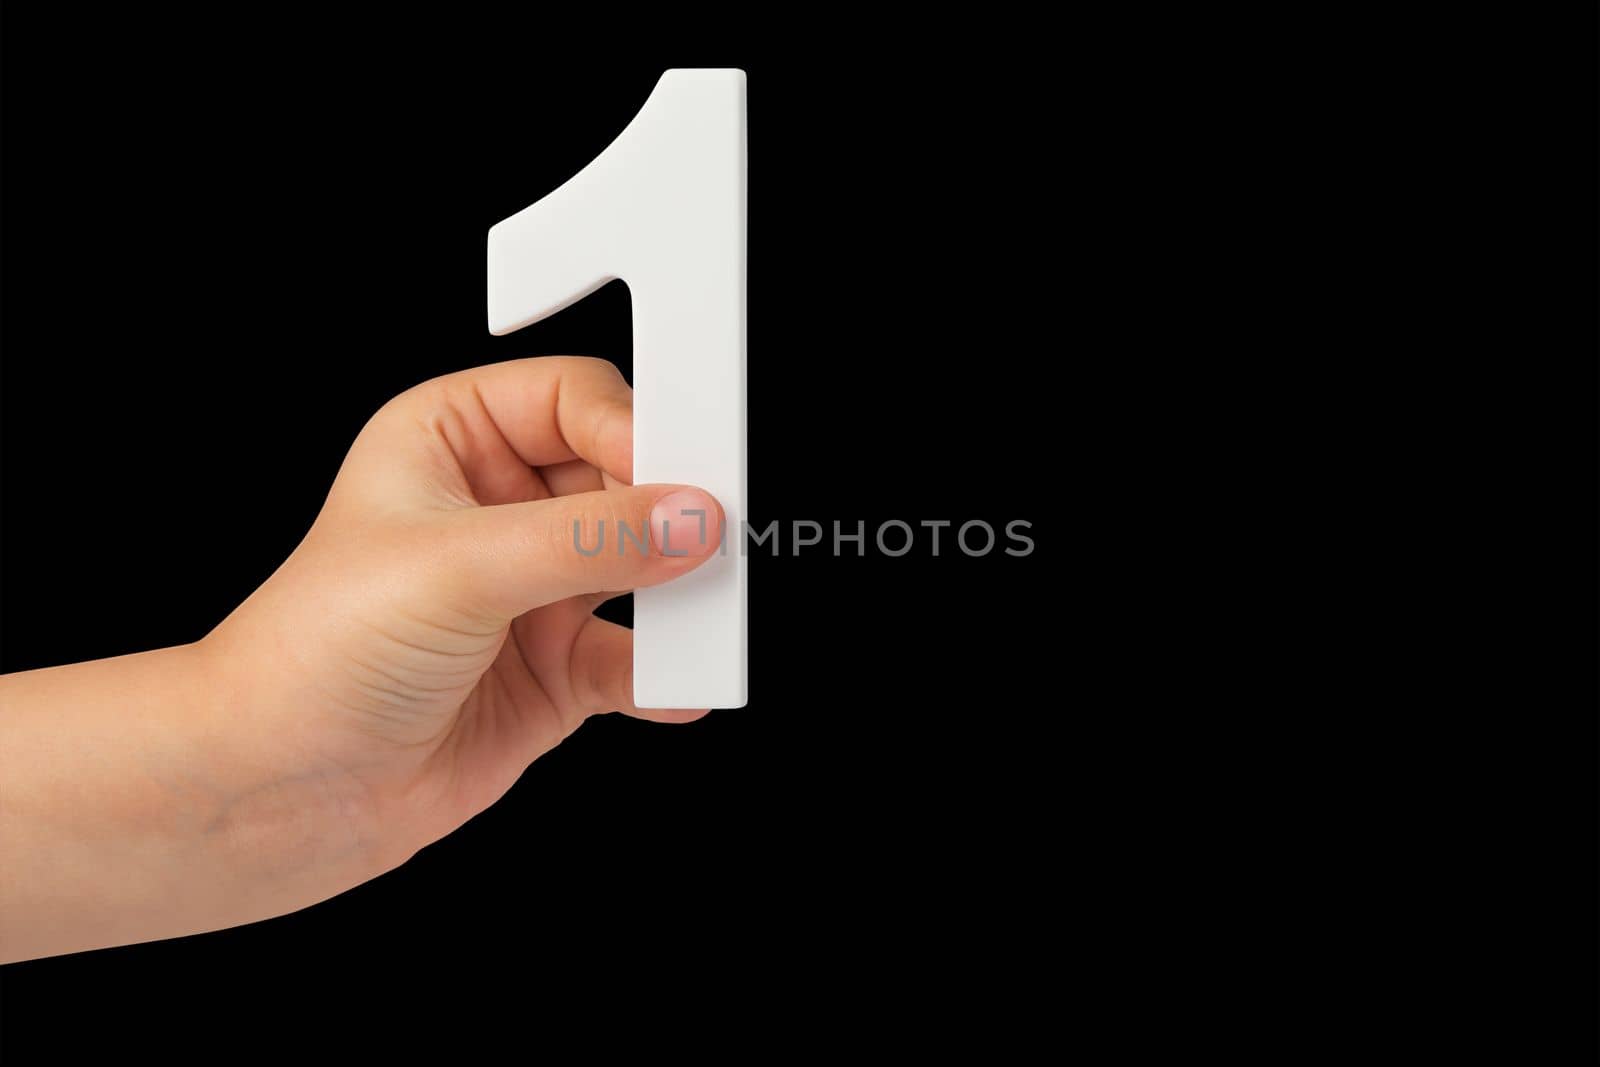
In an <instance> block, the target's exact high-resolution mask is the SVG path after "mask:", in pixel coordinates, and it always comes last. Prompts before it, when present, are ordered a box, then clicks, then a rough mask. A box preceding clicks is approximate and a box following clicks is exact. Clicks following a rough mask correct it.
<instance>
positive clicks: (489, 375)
mask: <svg viewBox="0 0 1600 1067" xmlns="http://www.w3.org/2000/svg"><path fill="white" fill-rule="evenodd" d="M428 385H429V386H432V387H434V388H435V389H437V390H438V396H439V398H440V399H442V400H443V402H444V403H445V404H447V405H448V407H449V409H450V410H451V413H452V416H453V417H454V418H456V419H459V420H460V425H459V426H458V427H457V430H456V433H455V434H452V435H450V436H453V437H456V438H459V440H452V441H451V442H450V443H451V446H452V450H453V451H455V452H456V455H457V459H458V460H459V461H460V462H461V463H462V464H463V466H470V465H471V462H472V455H471V453H472V452H474V451H476V450H480V449H481V450H492V449H493V447H494V446H496V445H502V444H503V446H505V447H509V448H510V449H511V451H512V452H514V453H515V454H516V456H517V458H518V459H520V460H521V461H522V462H523V463H525V464H527V465H528V466H529V467H545V466H549V465H551V464H555V463H566V462H569V461H571V460H574V459H581V460H583V461H585V462H586V463H589V464H591V465H593V466H594V467H596V468H598V469H600V470H602V471H604V472H606V473H607V474H610V475H611V476H612V477H613V478H615V479H617V480H619V481H622V482H625V483H627V484H629V485H632V484H633V390H632V389H631V388H629V386H628V383H627V382H626V381H625V380H624V379H623V377H622V373H621V372H620V371H618V370H617V368H616V366H615V365H613V364H612V363H610V362H608V361H606V360H603V359H592V358H588V357H583V356H540V357H537V358H533V359H517V360H512V361H510V362H508V363H494V364H490V365H489V366H486V367H475V368H473V369H472V370H466V371H461V372H459V373H456V374H449V375H445V376H444V377H442V378H438V379H435V380H434V381H433V382H430V383H428ZM424 388H426V387H424ZM463 453H466V454H463Z"/></svg>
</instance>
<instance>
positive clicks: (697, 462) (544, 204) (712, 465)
mask: <svg viewBox="0 0 1600 1067" xmlns="http://www.w3.org/2000/svg"><path fill="white" fill-rule="evenodd" d="M533 135H535V134H533V133H530V136H533ZM614 278H622V279H623V280H624V281H626V282H627V283H628V289H629V292H630V293H631V294H632V297H633V387H634V399H633V477H634V482H635V483H636V484H644V483H647V482H681V483H684V484H688V485H698V486H701V487H702V488H704V489H707V490H709V491H710V492H712V493H713V494H715V495H716V497H717V499H718V500H720V501H721V502H722V507H723V511H724V512H725V514H726V522H727V536H726V539H725V548H724V551H723V553H722V554H720V555H717V556H715V557H713V558H712V559H711V560H709V561H708V562H706V563H705V564H703V565H701V566H700V567H699V568H698V569H696V570H695V571H693V572H692V573H690V574H687V575H685V576H684V577H682V578H678V579H676V580H674V581H672V582H669V583H668V584H666V585H662V586H656V587H654V588H651V589H640V590H638V591H637V592H636V593H635V594H634V609H633V630H634V646H633V665H634V676H633V692H634V703H635V704H637V705H638V706H640V707H646V708H705V707H712V708H737V707H743V706H744V704H745V700H746V692H745V689H746V621H745V610H746V609H745V600H746V592H745V558H744V553H743V551H742V547H743V542H744V536H743V525H742V523H743V520H744V518H745V515H746V512H745V76H744V71H742V70H669V71H667V72H666V73H665V74H663V75H662V76H661V80H660V81H659V82H657V83H656V87H655V90H654V91H653V92H652V93H651V94H650V98H649V99H648V100H646V101H645V104H644V107H643V108H641V109H640V111H639V114H638V115H637V116H635V117H634V119H633V121H632V122H631V123H629V124H628V127H627V128H626V129H625V130H623V131H622V133H621V134H620V135H619V136H618V137H617V139H616V140H615V141H613V142H612V143H611V144H610V145H609V146H608V147H607V148H606V149H605V151H603V152H601V153H600V155H599V156H597V157H596V158H595V160H594V162H592V163H590V164H589V165H588V166H587V167H585V168H584V169H583V170H582V171H581V172H579V173H578V174H577V176H575V177H574V178H572V179H571V180H570V181H568V182H567V183H566V184H564V185H562V186H561V187H560V188H559V189H557V190H556V191H555V192H553V193H551V194H550V195H549V196H547V197H545V198H544V199H543V200H540V201H539V202H538V203H536V204H533V205H532V206H530V207H527V208H524V209H523V210H521V211H519V212H517V213H516V214H515V215H512V216H511V217H510V218H508V219H505V220H504V221H502V222H500V223H497V224H496V225H495V226H494V227H492V228H491V229H490V230H489V331H490V332H491V333H496V334H505V333H511V332H512V331H513V330H519V329H521V328H522V327H524V326H527V325H528V324H530V323H533V322H536V321H538V320H539V319H542V318H544V317H545V316H547V315H551V314H554V313H555V312H557V311H559V310H561V309H562V308H564V307H566V306H568V305H569V304H572V303H574V302H576V301H578V300H581V299H582V298H583V297H585V296H587V295H589V294H590V293H592V292H594V291H595V290H596V289H598V288H600V286H602V285H604V284H605V283H606V282H608V281H611V280H612V279H614ZM691 528H692V527H691ZM673 529H674V536H673V540H674V541H675V542H676V540H677V536H676V529H677V524H676V523H674V524H673ZM614 533H615V532H614V531H612V532H611V534H612V535H614ZM615 540H616V538H615V537H614V536H611V537H610V538H609V539H608V541H607V544H606V549H605V550H606V551H608V552H609V551H613V550H614V548H613V543H614V541H615ZM628 550H629V551H634V550H635V549H634V548H633V547H632V546H631V545H630V546H629V548H628Z"/></svg>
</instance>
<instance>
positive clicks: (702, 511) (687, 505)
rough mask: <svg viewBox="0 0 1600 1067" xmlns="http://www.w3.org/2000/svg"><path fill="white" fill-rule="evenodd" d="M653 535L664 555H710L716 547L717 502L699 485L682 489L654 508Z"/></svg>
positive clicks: (651, 517) (652, 511)
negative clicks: (700, 488)
mask: <svg viewBox="0 0 1600 1067" xmlns="http://www.w3.org/2000/svg"><path fill="white" fill-rule="evenodd" d="M650 537H651V539H652V540H654V541H655V545H656V552H658V553H659V554H661V555H663V556H696V557H698V556H709V555H710V554H711V553H712V552H713V551H715V550H716V547H717V541H718V539H719V537H720V534H719V532H718V530H717V503H716V501H714V500H712V499H711V498H710V497H709V496H707V495H706V494H705V493H702V492H700V491H699V490H698V489H679V490H678V491H677V492H673V493H668V494H667V495H666V496H664V497H662V498H661V499H660V500H657V501H656V503H655V507H653V508H651V509H650Z"/></svg>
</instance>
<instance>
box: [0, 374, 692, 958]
mask: <svg viewBox="0 0 1600 1067" xmlns="http://www.w3.org/2000/svg"><path fill="white" fill-rule="evenodd" d="M632 410H633V408H632V392H631V390H630V389H629V388H628V385H627V383H626V382H625V381H624V380H623V379H622V377H621V375H620V374H618V373H617V371H616V369H615V368H614V367H612V366H611V365H610V364H609V363H606V362H603V361H600V360H589V359H575V358H564V357H560V358H558V357H550V358H544V359H531V360H519V361H516V362H512V363H502V364H498V365H495V366H490V367H483V368H479V369H477V370H472V371H466V372H463V373H461V374H455V375H450V376H448V377H444V378H439V379H436V380H434V381H431V382H427V383H425V384H423V385H420V386H417V387H416V388H414V389H412V390H410V391H408V392H406V393H404V394H402V395H400V396H399V397H396V398H395V399H394V400H392V401H391V402H390V403H388V404H387V405H385V406H384V408H383V409H382V410H381V411H379V412H378V413H377V415H375V416H374V417H373V418H372V420H371V421H370V422H369V423H368V424H367V426H366V428H365V429H363V430H362V432H361V434H360V436H359V437H358V438H357V440H356V442H355V444H354V445H353V446H352V447H351V449H350V453H349V455H348V456H347V457H346V459H345V462H344V465H343V467H342V468H341V469H340V471H339V475H338V478H337V479H336V480H335V482H334V485H333V488H332V490H331V491H330V492H329V494H328V499H327V502H326V504H325V505H324V506H323V509H322V512H321V514H320V515H319V516H318V517H317V520H316V522H315V523H314V524H313V526H312V528H311V530H310V532H309V533H308V534H307V535H306V538H305V540H304V541H303V542H302V543H301V544H300V546H299V547H298V548H297V549H295V551H294V553H293V554H292V555H291V556H290V557H289V558H288V560H286V561H285V562H284V563H283V565H282V566H281V567H280V568H279V569H278V570H277V572H276V573H275V574H273V575H272V577H271V578H270V579H268V580H267V582H266V583H265V584H264V585H262V586H261V588H260V589H258V590H256V592H255V593H254V594H252V595H251V596H250V597H249V599H247V600H246V601H245V602H244V603H243V604H241V605H240V606H239V607H238V609H237V610H235V611H234V612H233V613H232V614H231V615H229V616H228V618H227V619H225V620H224V621H223V622H222V623H221V624H220V625H218V626H217V627H216V629H215V630H213V631H212V632H211V633H210V634H208V635H207V636H206V637H204V638H203V639H201V640H200V641H197V642H195V643H194V644H192V645H184V646H181V647H177V648H167V649H161V650H159V651H154V652H145V653H140V654H137V655H131V656H123V657H120V658H117V659H109V660H101V661H97V662H93V663H80V664H72V665H70V666H64V667H54V668H49V669H46V670H38V671H29V672H25V673H20V674H12V675H7V676H5V677H0V962H9V961H14V960H21V959H30V958H34V957H39V956H48V955H54V954H58V953H63V952H77V951H82V950H84V949H91V948H99V947H104V946H109V945H120V944H128V943H131V942H137V941H148V940H153V939H156V938H164V937H174V936H178V935H181V934H190V933H198V932H201V931H205V930H216V929H220V928H223V927H228V926H235V925H238V924H240V923H247V922H252V921H255V920H259V919H265V918H268V917H271V916H274V915H281V914H283V913H285V912H289V911H293V910H295V909H298V908H303V907H305V906H307V905H309V904H313V903H315V902H317V901H320V900H324V899H326V898H328V897H330V896H333V895H334V894H337V893H340V892H342V891H344V890H346V889H349V888H350V887H352V886H355V885H358V884H359V883H361V882H364V881H366V880H368V879H370V878H373V877H375V876H376V875H378V874H381V873H382V872H384V871H387V870H390V869H392V868H394V867H396V866H399V865H400V864H402V863H404V862H405V861H406V860H407V859H408V858H410V857H411V856H412V855H413V854H414V853H416V851H417V850H418V849H420V848H422V847H423V846H424V845H427V844H428V843H430V842H432V841H435V840H437V839H438V838H440V837H443V836H444V835H445V834H448V833H449V832H450V831H451V830H453V829H455V828H456V827H458V826H460V825H461V824H462V823H463V822H465V821H466V820H468V819H470V818H471V817H472V816H473V815H475V814H477V813H478V812H480V811H482V810H483V809H484V808H486V807H488V806H489V805H490V804H492V803H494V801H495V800H497V799H498V798H499V797H500V796H501V795H502V794H503V793H505V791H506V790H507V789H509V788H510V787H511V785H512V783H513V782H515V781H516V780H517V778H518V776H519V775H521V774H522V772H523V771H524V770H525V769H526V768H527V767H528V765H529V764H530V763H532V762H533V760H535V759H537V758H538V757H539V756H540V755H541V754H542V753H544V752H547V751H549V750H550V749H551V748H553V747H554V746H555V745H557V744H559V743H560V742H561V740H562V739H563V738H565V737H566V736H567V735H569V734H570V733H572V731H574V730H576V729H577V728H578V727H579V725H581V724H582V723H583V721H584V720H585V719H586V718H587V717H589V716H590V715H595V714H601V713H605V712H609V711H620V712H622V713H624V714H628V715H634V716H637V717H640V718H646V719H653V720H656V721H658V722H669V723H680V722H688V721H691V720H693V719H697V718H699V717H700V716H702V715H704V714H705V713H706V712H705V709H692V710H682V711H661V710H641V709H639V708H636V707H634V706H633V704H632V688H633V686H632V673H631V663H632V649H633V637H632V633H631V631H629V630H627V629H626V628H624V627H620V626H616V625H614V624H612V623H609V622H605V621H603V620H601V619H598V618H596V617H595V616H594V614H593V611H594V608H595V607H596V606H597V605H598V604H599V603H601V602H602V601H603V600H605V599H606V597H607V596H614V595H617V594H618V593H620V592H623V591H626V590H629V589H633V588H637V587H640V586H647V585H656V584H659V583H661V582H665V581H670V580H671V579H673V578H675V577H677V576H679V575H682V574H684V573H686V572H688V571H689V570H692V569H693V568H695V567H696V566H699V565H700V564H701V563H703V562H704V561H705V559H706V558H708V556H709V555H710V554H711V553H714V552H716V551H717V546H718V544H719V541H720V539H721V533H720V531H721V523H722V517H721V516H722V512H721V508H720V506H719V505H718V504H717V502H716V501H715V499H714V498H712V497H710V496H709V495H708V494H705V493H703V492H701V491H699V490H697V489H694V488H692V487H688V486H673V485H649V486H635V485H633V484H632V481H633V456H632V440H633V415H632ZM684 494H687V495H684ZM692 509H705V512H706V515H705V524H706V534H705V537H704V540H703V541H702V540H701V537H700V526H699V523H700V521H701V520H700V518H699V517H698V516H694V515H691V514H685V512H687V511H690V510H692ZM663 519H667V520H668V521H669V522H670V524H671V527H670V534H669V536H670V549H671V551H672V552H674V553H677V552H680V551H681V552H687V553H688V554H687V555H684V556H677V555H673V556H666V555H663V554H662V551H661V548H662V545H661V541H662V534H663V530H662V520H663ZM601 520H604V522H605V526H606V535H607V540H606V543H605V549H604V550H603V551H601V552H599V553H598V554H596V555H593V556H585V555H584V554H582V553H580V552H578V551H577V550H576V549H575V548H574V545H573V523H574V521H577V522H579V523H580V524H581V529H582V531H583V543H584V546H585V547H586V548H593V546H594V538H595V532H596V530H597V529H598V523H599V522H600V521H601ZM619 522H626V523H627V524H628V526H629V527H630V528H631V529H632V530H634V531H644V530H647V529H648V530H649V531H650V535H649V536H648V537H647V538H644V539H643V540H644V541H645V545H644V550H643V551H641V550H640V549H639V547H638V546H637V545H636V544H635V543H634V542H632V541H630V542H628V544H627V551H626V552H624V553H621V554H619V553H618V552H617V551H616V537H615V531H616V529H617V524H618V523H619Z"/></svg>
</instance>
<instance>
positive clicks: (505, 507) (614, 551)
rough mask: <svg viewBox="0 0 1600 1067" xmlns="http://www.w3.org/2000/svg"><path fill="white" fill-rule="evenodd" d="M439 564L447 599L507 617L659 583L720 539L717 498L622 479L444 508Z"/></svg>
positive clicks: (699, 559)
mask: <svg viewBox="0 0 1600 1067" xmlns="http://www.w3.org/2000/svg"><path fill="white" fill-rule="evenodd" d="M449 523H450V526H451V529H450V530H449V532H448V534H447V545H446V556H447V559H448V563H447V565H446V567H445V568H444V571H445V574H444V576H445V577H446V579H447V580H448V581H449V582H450V583H451V584H452V586H453V587H454V588H453V589H452V592H454V593H455V594H456V599H458V600H459V601H460V602H462V603H464V605H465V606H466V607H467V608H468V609H469V610H471V611H473V612H474V613H482V614H485V615H488V616H490V617H493V618H495V619H496V620H497V621H501V622H509V621H510V620H512V619H514V618H516V617H517V616H518V615H521V614H523V613H524V612H527V611H531V610H532V609H534V608H536V607H539V606H541V605H544V604H549V603H553V602H554V601H557V600H565V599H567V598H568V597H574V596H581V595H583V594H586V593H620V592H624V591H626V590H629V589H636V588H638V587H640V586H647V585H658V584H660V583H661V582H666V581H670V580H671V579H673V578H676V577H678V576H679V575H681V574H686V573H687V572H689V571H691V570H694V569H695V568H696V567H698V566H700V565H701V564H702V563H704V562H705V561H706V560H707V559H709V558H711V557H712V556H714V555H716V554H717V552H718V550H719V548H720V547H721V543H722V528H723V514H722V505H721V504H719V503H717V500H716V498H715V497H713V496H712V495H711V494H710V493H707V492H706V491H705V490H703V489H697V488H695V487H693V486H687V485H637V486H623V487H619V488H616V489H607V490H603V491H598V492H592V493H573V494H570V495H568V496H558V497H550V498H548V499H545V500H535V501H530V502H527V503H520V504H500V505H496V506H492V507H480V508H468V509H465V510H463V511H459V512H455V513H453V514H452V515H451V516H450V519H449Z"/></svg>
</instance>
